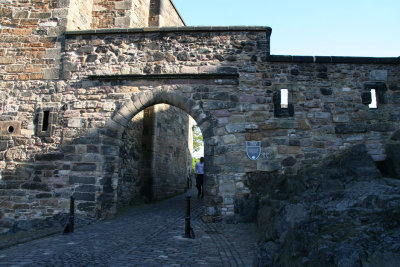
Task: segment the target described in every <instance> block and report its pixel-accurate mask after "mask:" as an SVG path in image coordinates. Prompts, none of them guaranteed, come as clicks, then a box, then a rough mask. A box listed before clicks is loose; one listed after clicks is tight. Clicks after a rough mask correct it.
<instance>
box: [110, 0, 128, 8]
mask: <svg viewBox="0 0 400 267" xmlns="http://www.w3.org/2000/svg"><path fill="white" fill-rule="evenodd" d="M114 5H115V6H114V7H115V9H116V10H118V9H125V10H126V9H131V7H132V1H127V0H126V1H120V2H115V4H114Z"/></svg>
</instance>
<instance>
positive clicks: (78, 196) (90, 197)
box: [72, 192, 96, 201]
mask: <svg viewBox="0 0 400 267" xmlns="http://www.w3.org/2000/svg"><path fill="white" fill-rule="evenodd" d="M72 196H73V197H74V198H75V200H78V201H79V200H83V201H95V199H96V197H95V194H94V193H79V192H75V193H74V194H73V195H72Z"/></svg>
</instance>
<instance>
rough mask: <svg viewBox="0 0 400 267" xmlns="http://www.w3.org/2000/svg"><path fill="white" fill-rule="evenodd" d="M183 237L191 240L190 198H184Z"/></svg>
mask: <svg viewBox="0 0 400 267" xmlns="http://www.w3.org/2000/svg"><path fill="white" fill-rule="evenodd" d="M185 237H187V238H191V235H190V196H186V218H185Z"/></svg>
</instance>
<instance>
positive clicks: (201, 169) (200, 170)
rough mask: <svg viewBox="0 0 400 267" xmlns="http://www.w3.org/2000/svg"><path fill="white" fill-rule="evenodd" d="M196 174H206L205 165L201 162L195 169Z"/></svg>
mask: <svg viewBox="0 0 400 267" xmlns="http://www.w3.org/2000/svg"><path fill="white" fill-rule="evenodd" d="M194 173H195V174H204V163H201V162H200V161H199V162H197V163H196V167H194Z"/></svg>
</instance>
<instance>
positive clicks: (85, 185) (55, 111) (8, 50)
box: [0, 0, 187, 228]
mask: <svg viewBox="0 0 400 267" xmlns="http://www.w3.org/2000/svg"><path fill="white" fill-rule="evenodd" d="M108 2H109V4H110V3H111V1H108ZM114 2H115V3H114ZM141 2H143V1H141ZM148 2H149V1H148ZM101 4H102V2H101V3H100V2H98V1H83V2H82V1H78V0H71V1H51V2H50V1H43V2H38V1H13V2H11V1H3V2H2V3H1V6H0V14H1V16H0V23H1V28H0V33H1V35H0V39H1V42H0V77H1V80H0V169H1V170H0V188H1V189H0V191H1V192H0V199H1V201H0V202H1V211H0V221H1V223H0V227H6V228H7V227H11V226H12V225H13V224H14V223H15V222H16V221H32V220H34V219H38V220H44V219H46V218H47V219H48V218H51V217H52V216H54V215H55V214H57V213H60V212H61V213H63V212H67V210H68V206H69V200H68V196H71V195H72V194H74V195H75V197H76V198H77V199H80V200H78V207H77V208H78V213H79V212H82V211H83V212H85V213H87V215H89V216H97V215H96V213H95V212H94V210H95V208H96V202H95V201H94V198H93V197H94V195H95V194H96V192H98V191H99V190H101V191H104V192H112V194H115V195H118V194H119V196H121V197H119V198H116V199H119V200H120V204H119V206H122V205H126V204H128V202H127V201H125V200H124V197H122V196H123V195H124V194H125V193H126V192H125V191H126V190H128V193H129V198H132V194H135V192H136V191H135V189H134V188H133V187H132V186H130V185H127V186H123V185H122V184H123V182H122V181H124V180H123V179H121V181H119V183H120V185H121V186H117V187H118V190H117V191H115V190H114V189H113V186H115V185H112V184H111V183H110V179H109V178H108V177H103V180H102V181H101V182H100V183H99V182H94V178H93V176H92V174H93V173H94V168H93V166H95V164H97V162H98V161H99V160H103V159H99V152H100V151H101V147H100V146H99V145H98V144H96V143H95V140H96V137H95V134H90V133H89V132H90V131H91V130H90V129H92V128H93V127H97V126H100V125H101V124H102V121H99V120H98V118H96V116H94V117H92V116H91V115H89V114H88V115H89V116H87V117H86V116H85V115H83V113H86V111H89V110H94V109H97V108H98V107H95V106H93V104H94V102H92V103H91V104H90V103H89V102H90V101H91V100H94V99H97V97H94V98H92V97H90V96H84V95H81V97H78V98H76V97H75V96H74V93H73V91H74V90H75V89H73V88H71V87H70V84H69V83H68V81H66V80H63V79H61V77H62V75H63V73H62V71H61V70H64V71H68V70H69V69H70V68H71V66H68V64H67V65H65V66H63V64H62V61H61V57H62V46H63V45H64V42H63V40H64V35H63V33H64V31H65V30H66V29H68V30H81V29H91V28H92V27H100V25H99V24H100V23H103V24H104V25H107V27H116V25H115V22H118V19H117V18H118V16H117V17H115V16H114V15H115V14H114V15H113V16H114V17H113V19H112V20H113V24H112V25H108V24H107V22H105V21H103V22H99V20H96V16H97V15H99V13H96V12H99V11H100V10H102V11H104V10H107V9H106V7H105V6H103V7H101ZM103 4H104V3H103ZM112 5H113V6H114V8H118V9H117V10H119V14H122V13H124V12H125V11H126V12H127V13H129V12H128V11H129V10H127V9H128V8H126V9H124V8H125V7H128V6H130V7H129V8H130V10H134V11H135V12H131V13H129V14H128V15H129V16H130V23H132V25H133V26H137V27H139V26H140V27H143V26H147V23H148V20H149V7H146V6H145V5H142V4H140V3H139V2H138V1H132V3H131V1H113V3H112ZM135 16H136V17H135ZM104 19H105V20H106V19H107V16H104ZM96 23H97V24H96ZM134 23H136V24H134ZM95 24H96V25H95ZM120 26H122V24H121V25H120ZM128 26H130V25H128ZM56 91H57V92H56ZM71 93H72V94H71ZM99 93H100V92H99ZM67 99H68V100H67ZM83 99H85V101H84V102H81V100H83ZM65 100H67V101H68V102H69V101H72V102H69V103H70V104H72V103H73V102H75V104H73V105H74V107H73V110H70V109H69V107H67V106H65V105H64V104H63V103H64V101H65ZM87 101H88V102H87ZM78 102H79V103H78ZM67 105H68V104H67ZM67 109H68V110H67ZM101 109H104V110H107V111H109V112H112V111H113V110H115V103H111V102H110V103H106V104H104V105H102V108H101ZM46 114H47V115H46ZM81 115H82V116H81ZM181 115H182V116H183V117H185V118H186V117H187V114H184V113H182V114H181ZM45 117H46V118H45ZM83 117H86V118H85V119H82V118H83ZM138 117H140V114H139V115H138ZM44 121H46V123H45V124H46V125H44V124H43V123H44ZM65 126H66V127H67V128H69V129H68V130H67V129H66V131H65V132H64V131H63V128H64V127H65ZM81 127H83V128H81ZM84 128H86V130H85V129H84ZM138 128H140V126H138V125H136V124H135V126H134V127H133V130H138ZM133 130H131V132H130V133H131V136H130V137H128V139H129V138H131V139H132V138H135V137H136V136H135V135H138V134H139V133H140V134H141V132H140V130H139V132H136V133H132V131H133ZM77 135H81V136H85V137H84V138H82V139H81V142H82V143H85V144H81V145H78V146H76V147H73V148H72V147H69V148H68V146H67V147H66V148H65V149H64V148H62V147H64V145H67V144H71V145H72V144H73V143H74V142H75V141H76V140H74V137H75V136H77ZM87 135H89V136H87ZM82 140H86V141H82ZM140 141H141V140H140V139H138V140H137V141H136V142H140ZM139 144H140V143H139ZM139 148H140V147H139ZM134 149H136V148H134ZM71 151H73V152H74V154H73V155H71V154H70V156H67V157H64V154H63V153H64V152H66V153H68V152H71ZM129 153H131V155H132V154H135V155H137V154H140V150H136V151H135V150H134V151H133V152H129ZM110 157H111V156H110ZM108 159H109V158H107V157H106V158H104V160H105V161H107V160H108ZM135 159H136V158H132V156H131V157H130V159H129V164H128V163H127V164H126V165H125V166H127V167H126V169H124V170H121V174H120V176H121V177H129V176H130V175H131V174H132V173H133V175H136V176H137V171H138V162H137V161H135ZM70 160H72V161H74V162H76V164H74V166H75V167H73V168H72V169H74V170H72V169H71V165H69V163H67V162H69V161H70ZM80 160H82V161H85V162H86V163H87V164H86V165H82V164H79V163H78V162H79V161H80ZM130 164H132V165H130ZM116 166H117V165H116ZM116 166H113V165H112V164H110V165H107V166H106V167H105V168H116ZM121 166H124V165H121ZM184 169H186V168H184ZM82 170H85V171H86V174H88V175H87V176H84V177H82V176H80V172H81V171H82ZM126 179H127V180H128V181H131V180H132V176H130V178H126ZM129 179H130V180H129ZM77 181H79V182H77ZM75 183H76V186H74V184H75ZM75 189H76V190H75ZM129 190H131V191H129ZM124 192H125V193H124ZM82 199H83V200H84V203H79V201H82ZM114 206H115V205H114Z"/></svg>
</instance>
